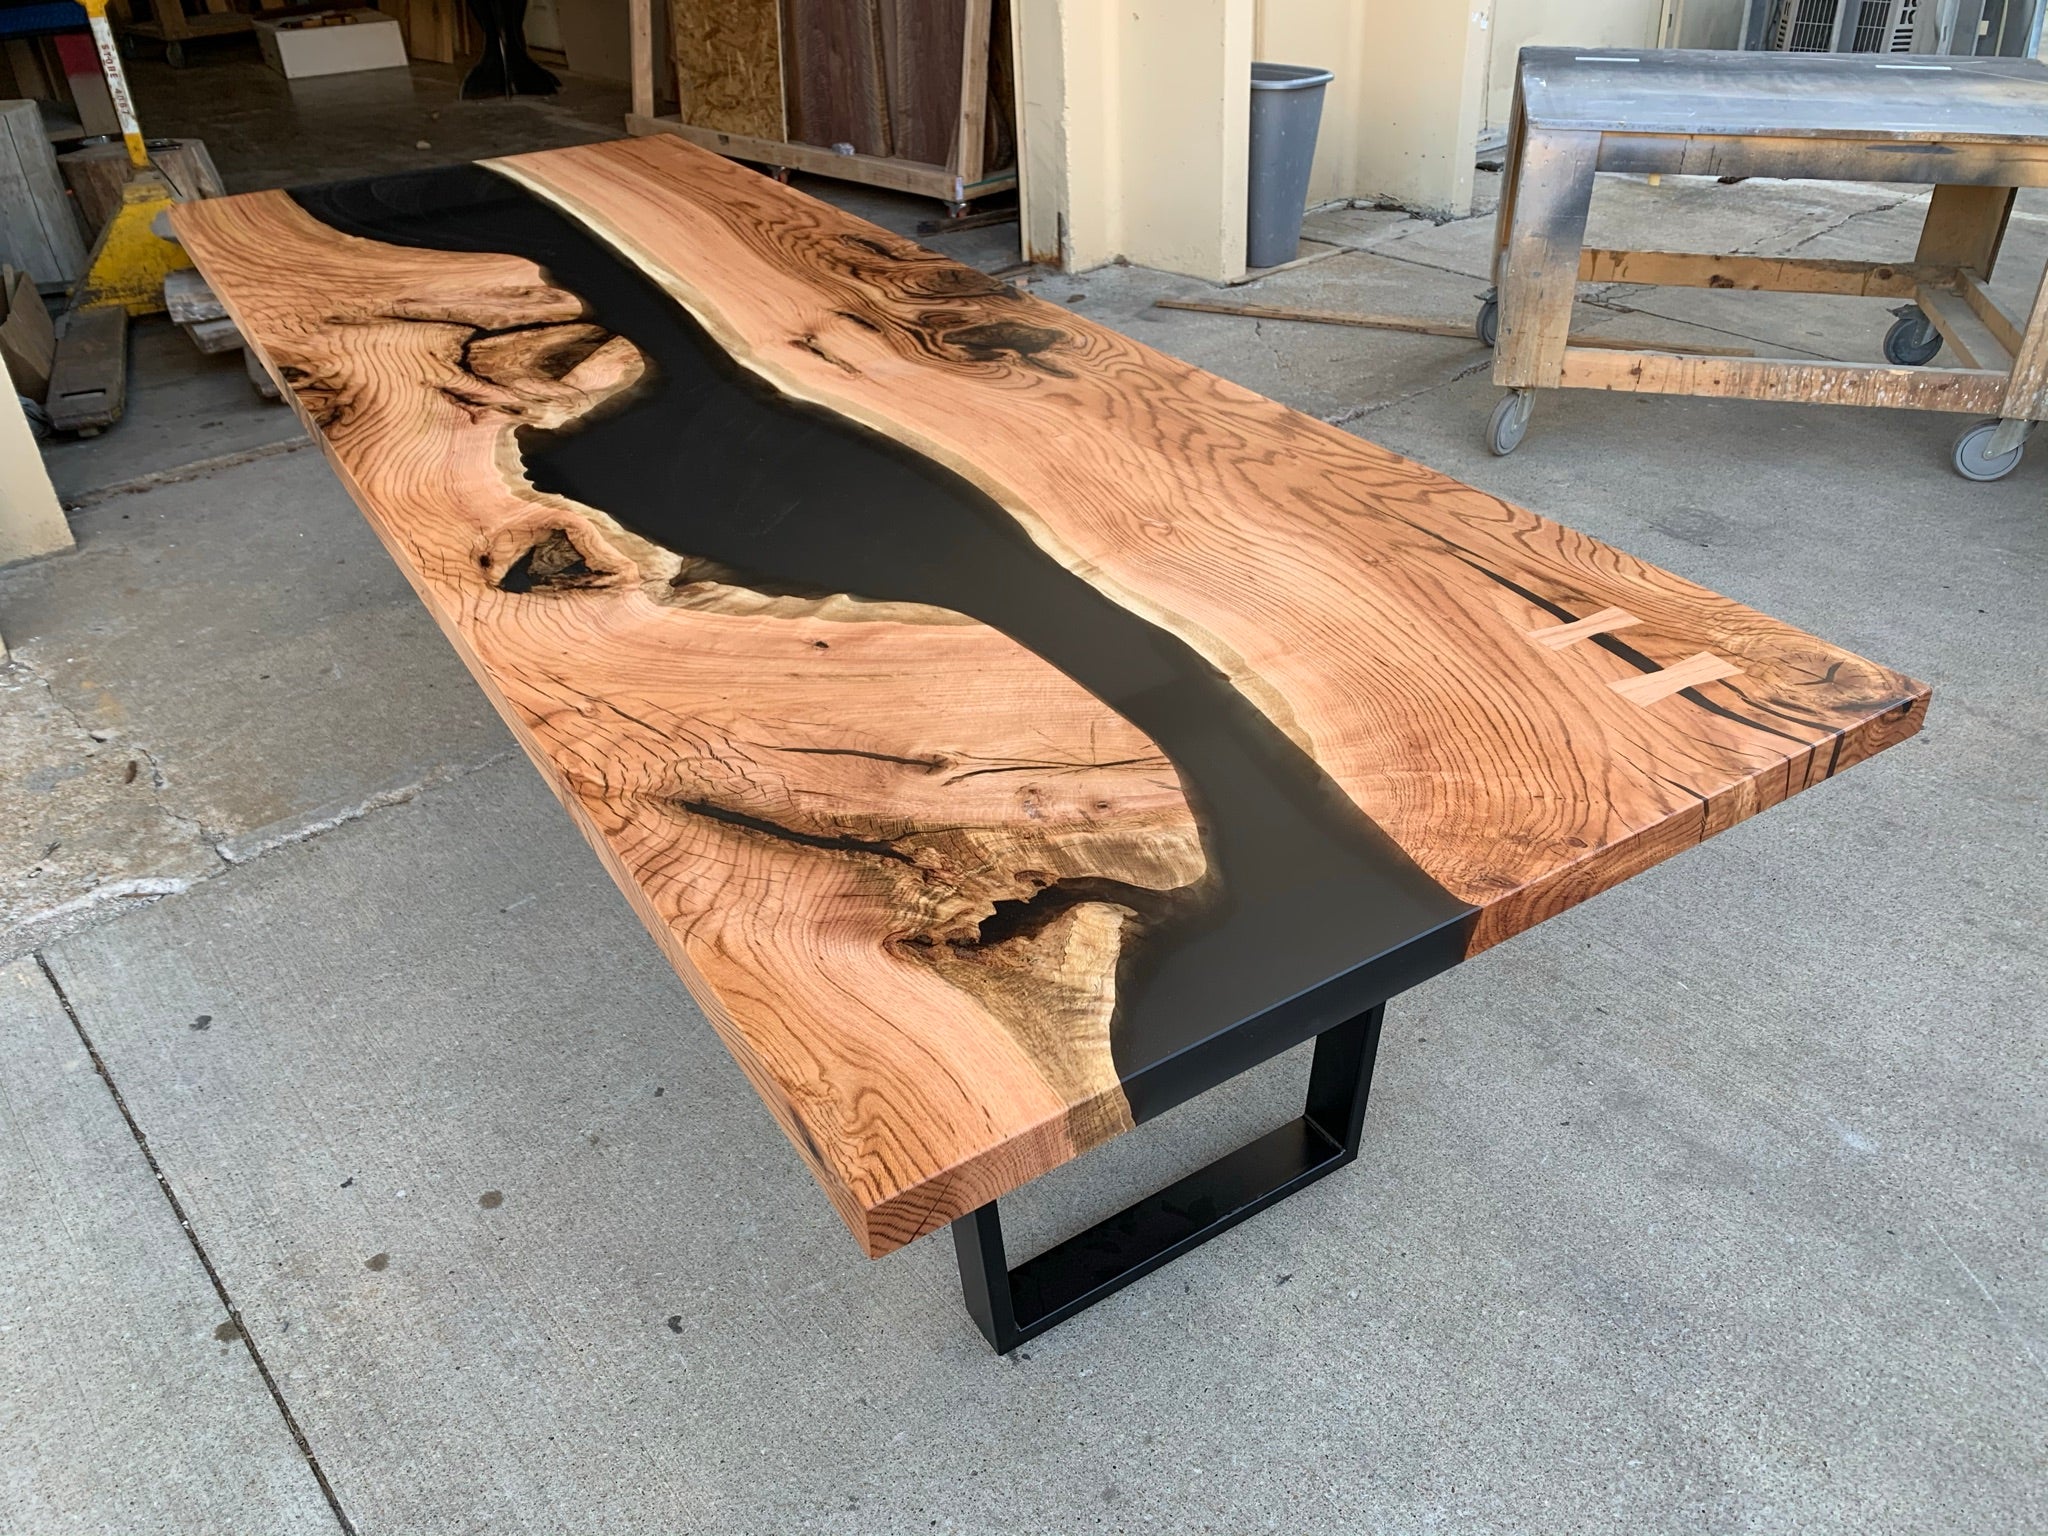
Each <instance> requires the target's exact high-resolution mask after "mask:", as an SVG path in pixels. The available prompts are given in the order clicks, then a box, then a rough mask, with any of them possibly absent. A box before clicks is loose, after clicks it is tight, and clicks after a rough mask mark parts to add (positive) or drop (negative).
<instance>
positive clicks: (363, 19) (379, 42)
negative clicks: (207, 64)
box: [255, 10, 405, 80]
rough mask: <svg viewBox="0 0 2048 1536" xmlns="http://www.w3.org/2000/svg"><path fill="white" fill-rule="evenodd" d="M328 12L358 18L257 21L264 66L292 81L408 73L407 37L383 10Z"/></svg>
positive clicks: (257, 39) (297, 18)
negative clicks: (328, 22)
mask: <svg viewBox="0 0 2048 1536" xmlns="http://www.w3.org/2000/svg"><path fill="white" fill-rule="evenodd" d="M323 14H328V15H339V16H353V17H354V18H355V20H354V21H352V22H348V23H345V24H343V25H340V26H324V27H308V26H296V27H295V26H292V25H291V24H290V22H291V21H303V20H305V19H306V18H304V17H292V18H290V19H289V20H286V21H265V20H263V19H262V18H261V17H260V16H259V17H258V18H256V24H255V25H256V41H257V42H258V43H259V44H260V45H261V46H262V48H263V58H264V62H265V63H267V64H269V66H270V67H271V68H272V69H274V70H276V71H277V72H278V73H279V74H281V75H283V76H284V77H285V78H286V79H287V80H304V79H307V78H308V77H310V76H313V75H346V74H353V73H354V72H355V71H357V70H361V69H403V68H404V67H405V34H404V32H403V31H402V30H401V29H400V28H399V25H398V23H397V22H396V21H395V20H393V19H392V18H391V17H389V16H386V15H385V14H383V12H381V11H368V10H345V11H334V12H326V13H323Z"/></svg>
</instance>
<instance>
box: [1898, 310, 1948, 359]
mask: <svg viewBox="0 0 2048 1536" xmlns="http://www.w3.org/2000/svg"><path fill="white" fill-rule="evenodd" d="M1940 350H1941V332H1939V331H1937V330H1936V329H1935V328H1934V323H1933V322H1932V321H1931V320H1929V319H1928V318H1927V316H1926V315H1924V314H1923V313H1921V311H1920V307H1919V306H1918V305H1917V304H1908V305H1906V306H1905V307H1904V308H1903V309H1901V310H1900V311H1899V318H1898V319H1896V320H1894V321H1893V322H1892V328H1891V329H1890V330H1888V331H1886V332H1885V333H1884V360H1885V361H1886V362H1888V363H1890V364H1892V366H1894V367H1896V368H1918V367H1919V366H1920V365H1921V364H1922V363H1929V362H1932V361H1934V354H1935V353H1937V352H1939V351H1940Z"/></svg>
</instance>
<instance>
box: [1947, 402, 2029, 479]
mask: <svg viewBox="0 0 2048 1536" xmlns="http://www.w3.org/2000/svg"><path fill="white" fill-rule="evenodd" d="M1999 425H2000V423H1999V422H1998V420H1997V419H1996V418H1995V417H1994V418H1992V419H1990V420H1988V421H1980V422H1976V423H1974V424H1973V425H1971V426H1967V427H1965V428H1963V430H1962V431H1961V433H1959V434H1958V435H1957V437H1956V446H1955V450H1954V452H1953V453H1951V454H1950V456H1949V462H1950V463H1952V464H1954V465H1955V467H1956V473H1957V474H1959V475H1961V476H1962V477H1963V478H1964V479H1965V480H2003V479H2004V478H2005V477H2006V476H2007V475H2009V474H2011V473H2012V472H2013V471H2014V470H2016V469H2018V468H2019V467H2020V459H2021V457H2022V456H2023V455H2024V454H2025V453H2026V451H2027V444H2026V439H2025V438H2022V439H2021V440H2020V441H2019V442H2017V443H2015V444H2014V445H2013V446H2012V447H2010V448H2008V449H2007V450H2006V451H2005V452H2004V453H1993V452H1991V436H1992V434H1993V433H1995V432H1996V431H1997V430H1998V428H1999Z"/></svg>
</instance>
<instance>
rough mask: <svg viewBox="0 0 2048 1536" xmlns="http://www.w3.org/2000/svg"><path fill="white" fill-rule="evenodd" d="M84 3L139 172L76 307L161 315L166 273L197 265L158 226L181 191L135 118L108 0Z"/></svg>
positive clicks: (99, 245)
mask: <svg viewBox="0 0 2048 1536" xmlns="http://www.w3.org/2000/svg"><path fill="white" fill-rule="evenodd" d="M83 3H84V5H85V14H86V19H87V20H88V21H89V22H90V23H91V26H92V40H93V44H94V46H96V47H97V48H98V49H99V55H100V69H101V71H102V72H103V73H104V74H105V75H106V77H107V94H108V95H109V96H111V97H112V98H113V102H114V114H115V116H116V117H117V118H118V119H119V120H120V123H121V137H122V139H123V140H124V141H125V142H126V143H127V145H128V158H129V159H130V160H131V161H133V162H134V165H135V171H134V174H133V175H132V176H131V177H130V178H129V179H128V183H127V185H126V186H124V187H123V188H122V189H121V206H120V207H119V208H117V209H115V210H114V213H113V216H112V217H111V218H109V219H108V220H107V227H106V228H105V229H103V230H101V231H100V236H99V239H98V240H97V241H95V242H94V243H93V248H92V259H91V260H90V261H89V262H88V263H87V264H86V271H85V276H84V277H83V278H81V279H80V280H79V283H78V286H77V288H76V289H75V290H74V291H73V293H72V297H71V308H72V310H73V311H74V312H75V311H80V310H87V309H105V308H108V307H111V306H113V305H119V306H120V307H121V308H122V309H125V310H126V311H127V312H128V313H129V314H131V315H155V314H161V313H163V308H164V275H165V274H166V273H169V272H175V271H177V270H178V269H179V268H181V267H189V266H191V265H192V262H191V260H190V258H188V257H187V256H186V255H185V252H184V250H183V249H182V248H180V247H179V246H178V244H177V243H176V242H175V241H172V240H167V239H165V238H164V237H163V236H162V235H161V234H159V233H158V232H157V228H156V226H157V224H158V216H159V215H160V214H162V213H163V212H164V211H165V210H166V209H168V208H169V207H170V206H171V204H173V203H174V202H176V201H177V200H178V199H177V194H176V193H175V192H173V191H172V190H171V184H170V181H169V180H168V179H167V178H166V177H165V176H164V174H163V172H161V171H159V170H157V169H155V168H154V167H152V166H151V165H150V163H149V150H148V148H147V147H146V146H145V145H144V144H143V142H142V129H141V128H140V127H139V126H137V124H136V121H135V101H134V98H133V97H132V96H130V95H129V94H128V77H127V76H126V75H124V74H123V73H122V72H121V55H120V53H119V52H118V51H117V50H116V49H115V47H114V32H113V28H111V27H110V26H108V25H107V0H83Z"/></svg>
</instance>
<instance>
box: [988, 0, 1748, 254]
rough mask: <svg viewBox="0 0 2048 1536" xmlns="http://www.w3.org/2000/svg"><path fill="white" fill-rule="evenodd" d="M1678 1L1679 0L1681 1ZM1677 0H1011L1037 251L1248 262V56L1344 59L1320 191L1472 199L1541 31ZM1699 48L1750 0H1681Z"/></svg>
mask: <svg viewBox="0 0 2048 1536" xmlns="http://www.w3.org/2000/svg"><path fill="white" fill-rule="evenodd" d="M1671 3H1674V4H1675V3H1676V0H1671ZM1666 4H1667V0H1013V4H1012V25H1013V27H1014V29H1015V37H1014V42H1015V47H1016V56H1017V62H1018V68H1017V77H1018V120H1019V123H1020V125H1021V130H1022V131H1021V138H1022V145H1023V147H1022V164H1023V173H1024V174H1023V183H1024V185H1023V203H1024V213H1023V227H1024V243H1025V251H1026V254H1028V255H1029V256H1031V257H1032V258H1033V259H1038V260H1046V259H1051V260H1058V261H1061V262H1063V263H1064V264H1066V265H1068V266H1070V267H1074V268H1077V269H1085V268H1088V267H1093V266H1100V265H1101V264H1102V263H1104V262H1107V261H1113V260H1115V259H1116V258H1118V257H1124V258H1126V259H1128V260H1130V261H1134V262H1138V263H1141V264H1143V265H1146V266H1155V267H1163V268H1166V269H1168V270H1170V271H1175V272H1186V273H1190V274H1192V275H1194V276H1197V277H1206V278H1211V279H1227V278H1232V277H1236V276H1238V275H1240V274H1241V273H1242V272H1243V270H1244V212H1245V158H1246V153H1245V152H1246V137H1247V133H1248V124H1249V120H1250V109H1251V91H1250V67H1251V61H1252V59H1253V58H1259V59H1265V60H1270V61H1272V62H1276V63H1282V64H1316V65H1322V66H1324V67H1326V68H1329V69H1332V70H1334V71H1336V76H1337V78H1336V80H1335V82H1334V83H1333V84H1332V85H1331V86H1330V88H1329V92H1328V95H1327V97H1326V98H1325V102H1324V109H1323V126H1322V133H1321V136H1320V138H1319V140H1318V142H1317V146H1316V160H1315V169H1314V172H1313V174H1312V177H1311V180H1310V183H1309V201H1310V202H1311V203H1319V202H1330V201H1334V200H1336V199H1339V198H1361V199H1363V198H1382V197H1384V198H1392V199H1394V200H1396V201H1398V202H1401V203H1404V204H1407V205H1408V206H1410V207H1413V208H1418V209H1422V210H1425V211H1428V212H1431V213H1440V214H1462V213H1466V212H1469V211H1470V209H1471V203H1472V180H1473V176H1472V161H1473V150H1474V148H1475V146H1476V144H1477V142H1478V139H1479V135H1480V132H1481V130H1482V128H1483V127H1485V126H1486V125H1487V124H1488V123H1489V122H1491V123H1493V124H1495V125H1499V124H1502V123H1504V122H1505V120H1506V116H1507V112H1508V103H1509V99H1510V95H1511V92H1512V90H1513V86H1514V68H1515V55H1516V53H1517V52H1518V51H1519V50H1520V49H1521V48H1522V47H1524V46H1525V45H1527V44H1530V43H1564V44H1583V45H1586V46H1589V47H1616V46H1620V47H1628V48H1641V47H1648V46H1651V45H1652V44H1653V43H1654V41H1655V39H1656V38H1657V36H1658V32H1659V25H1660V18H1661V17H1662V15H1663V13H1664V11H1665V8H1666ZM1684 7H1685V10H1684V26H1683V35H1684V37H1685V40H1686V41H1687V42H1688V43H1692V44H1694V45H1698V44H1699V43H1701V42H1704V41H1707V40H1709V39H1711V38H1713V37H1715V36H1718V34H1719V33H1720V32H1721V31H1723V30H1726V31H1728V32H1729V34H1730V36H1731V37H1732V35H1733V28H1734V25H1735V23H1736V21H1737V20H1739V18H1740V15H1741V0H1684Z"/></svg>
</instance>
